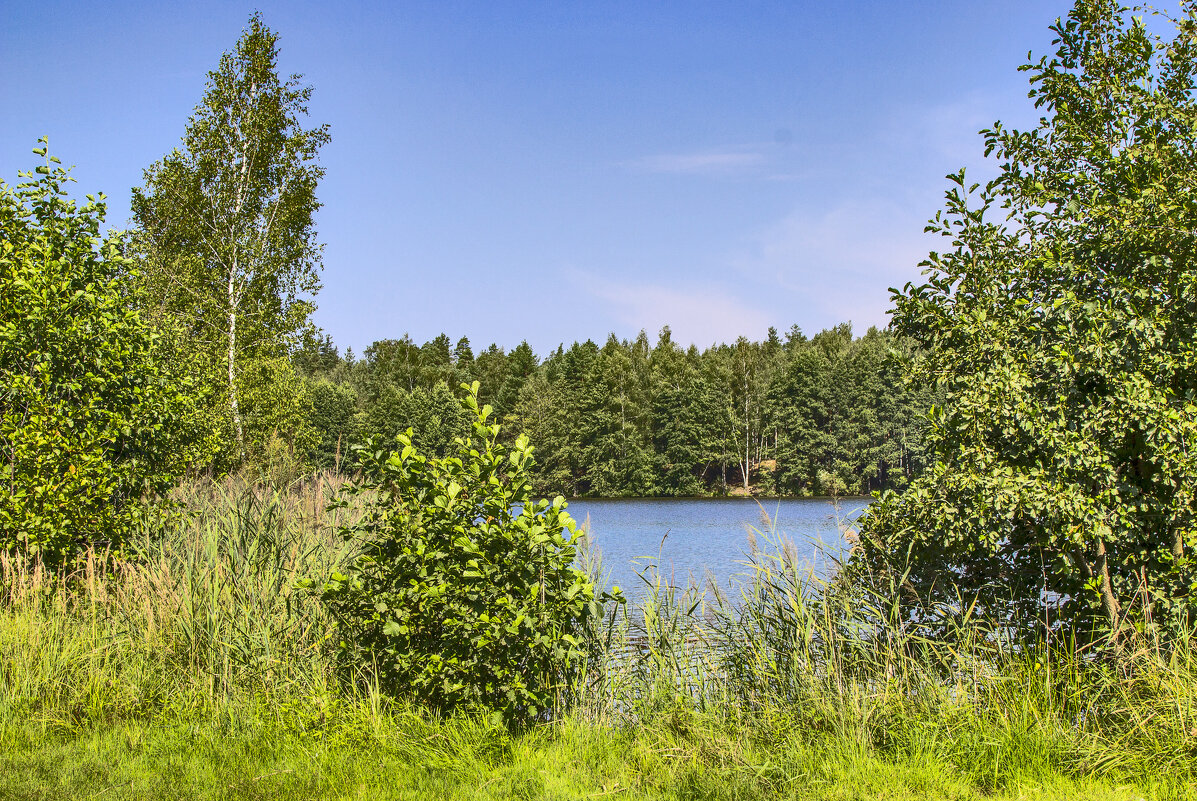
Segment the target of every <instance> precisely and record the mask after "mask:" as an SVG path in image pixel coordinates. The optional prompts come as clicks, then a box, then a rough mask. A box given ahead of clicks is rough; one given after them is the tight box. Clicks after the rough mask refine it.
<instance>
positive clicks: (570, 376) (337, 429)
mask: <svg viewBox="0 0 1197 801" xmlns="http://www.w3.org/2000/svg"><path fill="white" fill-rule="evenodd" d="M450 343H451V339H450V338H449V336H447V335H445V334H442V335H440V336H438V337H436V338H434V339H432V340H430V341H428V342H425V343H424V344H423V345H418V344H416V343H415V342H413V341H412V340H411V338H410V337H407V336H404V337H403V338H402V339H387V340H381V341H378V342H375V343H374V344H372V345H371V346H370V347H368V348H367V349H366V351H365V353H364V354H363V358H360V359H355V358H354V357H353V354H352V352H347V353H346V354H345V356H344V357H342V356H341V355H340V354H339V352H338V350H337V348H336V346H335V345H334V344H333V343H332V341H331V339H330V338H329V337H327V336H323V337H322V336H319V335H315V334H309V335H308V336H307V337H306V339H305V341H304V343H303V345H302V347H301V348H299V349H298V351H297V353H296V354H295V355H294V357H293V362H294V365H295V368H296V370H297V373H298V374H299V375H300V376H302V377H303V379H304V382H303V385H302V392H303V395H304V398H303V404H304V408H306V409H307V410H308V411H307V416H306V419H305V420H304V421H303V428H304V429H306V430H300V431H299V432H298V441H299V442H300V443H301V449H302V448H303V447H306V450H304V451H303V454H304V455H305V458H306V459H308V460H309V461H310V463H311V464H313V465H315V466H318V467H345V466H346V465H347V463H348V456H347V454H348V448H349V444H350V443H353V442H357V441H359V440H363V439H366V438H368V437H379V438H381V440H380V441H382V442H384V443H385V442H391V443H393V442H394V437H395V436H396V435H397V434H399V433H402V432H403V431H404V430H406V429H407V428H409V427H410V428H411V429H412V430H413V440H414V442H415V443H417V444H418V445H421V446H423V447H424V448H426V449H428V450H429V451H430V452H432V453H438V454H443V453H445V452H446V451H447V449H448V448H449V446H450V445H451V443H452V441H453V439H454V438H455V437H457V436H461V435H463V434H464V433H466V428H467V426H468V419H467V417H466V416H465V415H464V413H463V410H462V407H461V404H460V402H459V400H458V397H459V396H460V395H461V392H462V389H461V386H462V385H463V384H471V383H473V382H475V381H477V382H478V383H479V396H480V398H481V399H482V400H483V401H484V402H486V403H489V404H490V405H491V406H492V407H493V408H494V409H495V412H496V413H497V415H498V419H499V420H500V421H502V422H503V423H505V427H504V436H505V437H508V438H510V439H512V440H513V439H514V438H515V437H517V436H518V435H519V434H527V436H528V437H529V439H530V440H531V442H532V443H533V444H534V446H535V449H536V450H535V458H536V464H535V466H534V468H533V475H534V480H535V482H536V485H537V489H538V490H539V491H541V492H544V493H546V494H555V493H561V494H564V495H567V496H571V497H573V496H602V497H612V496H677V495H704V494H712V493H716V494H721V493H727V492H733V493H748V492H752V493H755V494H784V495H828V494H846V493H868V492H872V491H875V490H882V489H889V488H901V487H903V486H905V485H906V483H907V482H908V481H909V480H910V479H911V478H912V477H913V476H914V475H915V474H917V473H918V472H919V470H921V468H922V467H923V464H924V460H925V450H924V446H923V429H924V426H925V423H926V410H927V408H928V406H929V404H930V396H929V395H928V393H927V392H926V391H920V390H917V389H914V388H912V387H910V386H908V384H907V383H906V382H904V380H903V378H902V361H903V357H905V356H908V355H909V353H908V351H909V348H908V346H906V345H905V344H904V343H903V342H902V341H900V340H898V339H897V338H895V337H894V336H893V334H891V333H890V332H888V331H879V330H877V329H870V330H869V331H868V333H866V334H865V335H864V336H863V337H853V334H852V329H851V326H850V325H848V324H844V325H839V326H836V327H835V328H832V329H829V330H826V331H822V332H820V333H818V334H816V335H814V336H813V337H809V338H808V337H806V336H805V335H804V334H802V332H801V331H800V329H799V328H798V327H797V326H794V327H793V328H792V329H791V330H790V331H789V333H788V334H787V335H786V336H785V337H784V338H782V337H781V336H779V335H778V333H777V331H776V330H774V329H772V328H771V329H769V334H768V337H767V338H766V339H765V340H763V341H761V342H751V341H749V340H748V339H746V338H743V337H741V338H740V339H738V340H737V341H736V342H735V343H734V344H731V345H726V344H720V345H716V346H712V347H709V348H707V349H705V350H702V351H700V350H699V349H698V348H697V347H695V346H693V345H691V346H689V347H683V346H682V345H680V344H678V343H677V342H675V341H674V340H673V338H672V336H671V334H670V330H669V328H668V327H666V328H664V329H662V330H661V332H660V335H659V337H658V339H657V342H656V344H655V345H654V344H653V343H651V342H650V340H649V338H648V336H647V335H646V334H645V332H643V331H642V332H640V335H639V336H637V337H636V339H634V340H620V339H618V338H617V337H616V336H615V335H614V334H612V335H611V336H610V337H609V338H608V339H607V341H606V342H605V343H604V344H602V345H601V346H600V345H598V344H596V343H595V342H593V341H590V340H587V341H586V342H582V343H578V342H575V343H573V344H572V345H570V346H569V347H565V346H564V345H562V346H559V347H558V348H557V349H556V350H554V351H553V352H552V353H550V354H548V356H546V357H544V358H543V359H541V358H538V357H537V355H536V354H534V353H533V351H532V349H531V348H530V347H529V346H528V344H527V342H524V343H521V344H520V345H519V346H518V347H516V348H514V349H512V350H511V351H509V352H508V351H505V350H504V349H503V348H501V347H499V346H497V345H493V344H492V345H490V346H489V347H487V348H486V349H485V350H483V351H481V352H479V353H478V354H475V353H474V351H473V348H472V347H471V344H470V342H469V340H468V339H465V338H462V339H459V340H458V341H457V343H456V344H455V345H451V344H450ZM292 436H295V435H294V434H292Z"/></svg>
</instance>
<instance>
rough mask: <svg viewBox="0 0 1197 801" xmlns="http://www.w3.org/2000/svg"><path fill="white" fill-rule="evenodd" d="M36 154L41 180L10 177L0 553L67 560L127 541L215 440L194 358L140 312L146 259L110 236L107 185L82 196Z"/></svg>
mask: <svg viewBox="0 0 1197 801" xmlns="http://www.w3.org/2000/svg"><path fill="white" fill-rule="evenodd" d="M42 141H44V140H42ZM34 153H36V154H37V155H39V156H42V157H44V158H45V159H46V163H45V165H43V166H40V167H38V168H37V177H36V178H35V177H34V175H33V174H32V173H21V176H22V177H24V178H27V179H28V180H27V181H25V182H23V183H20V184H18V185H17V186H16V187H15V189H14V188H12V187H10V186H8V185H7V184H5V183H4V182H2V181H0V552H9V553H13V552H15V553H20V554H24V555H26V556H30V557H32V558H35V559H38V560H40V561H42V562H43V563H45V564H47V565H48V566H59V565H61V564H62V563H63V562H65V561H67V560H69V559H70V558H71V557H72V556H74V555H75V554H77V553H78V552H79V551H80V550H81V549H83V548H85V547H86V546H87V545H89V544H101V545H104V546H119V545H120V544H121V542H122V541H123V540H124V538H125V537H126V535H127V534H128V532H129V530H130V527H131V525H132V523H133V521H134V520H135V519H136V517H137V515H138V512H139V509H140V504H139V500H140V499H141V498H142V497H143V496H145V495H146V494H147V493H153V492H155V491H160V490H162V489H164V488H166V487H168V486H169V485H171V484H172V483H173V482H174V480H175V479H176V478H177V477H178V476H179V475H180V474H181V473H182V472H183V471H184V470H185V469H186V466H187V464H188V462H189V461H190V460H191V459H192V458H193V457H194V456H195V455H196V454H198V453H200V452H202V451H203V450H204V449H205V448H206V447H207V444H208V441H207V438H206V437H205V434H204V426H203V422H202V419H201V416H200V415H199V414H198V412H197V408H196V403H195V397H196V390H195V387H194V386H193V385H192V383H191V382H190V380H189V379H187V378H186V377H185V375H184V370H185V369H186V367H185V364H183V363H180V362H179V361H172V360H170V359H168V358H166V355H165V354H166V352H167V349H168V345H169V343H168V341H167V339H166V338H164V335H163V334H162V333H159V332H155V331H153V330H151V328H150V327H149V326H148V325H147V324H146V323H145V322H144V321H143V320H142V318H141V317H140V315H139V314H138V312H137V311H136V306H137V300H138V295H137V291H136V287H135V285H134V281H133V277H134V274H133V273H132V270H131V268H132V267H133V264H132V263H131V262H130V261H128V260H127V259H125V258H123V257H122V256H121V255H120V248H119V242H118V241H116V240H114V239H112V238H110V239H108V240H105V241H103V242H101V240H100V233H99V230H100V224H101V222H103V219H104V203H103V196H102V195H101V196H100V197H99V198H93V197H92V196H90V195H89V196H88V202H87V203H86V204H84V205H82V206H79V205H78V204H77V203H76V202H75V201H73V200H70V199H68V197H67V195H66V192H65V190H64V189H63V187H64V185H65V184H66V183H67V182H68V181H69V180H71V179H70V177H69V176H68V174H67V172H66V171H65V170H63V169H62V168H60V167H57V166H55V165H56V164H57V163H58V159H56V158H53V157H49V156H47V155H46V148H45V147H39V148H37V149H36V150H34Z"/></svg>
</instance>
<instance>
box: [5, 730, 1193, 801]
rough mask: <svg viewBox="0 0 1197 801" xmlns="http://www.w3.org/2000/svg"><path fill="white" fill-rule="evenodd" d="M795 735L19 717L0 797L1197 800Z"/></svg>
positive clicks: (1178, 788) (1167, 791) (1179, 791)
mask: <svg viewBox="0 0 1197 801" xmlns="http://www.w3.org/2000/svg"><path fill="white" fill-rule="evenodd" d="M311 723H316V724H318V723H319V721H311ZM789 723H790V722H787V721H784V720H773V721H763V722H757V724H751V725H735V726H729V725H726V724H721V723H719V722H717V721H713V720H709V719H705V718H702V717H700V716H696V715H691V714H677V715H673V716H667V719H662V720H659V721H655V722H653V723H652V724H640V725H636V726H625V727H623V728H620V729H615V728H612V727H609V726H603V725H598V724H590V723H583V722H577V721H575V722H569V723H564V724H560V725H554V726H546V727H543V728H541V729H536V730H533V731H530V732H526V733H523V734H516V735H509V734H507V733H506V732H504V731H503V730H500V729H495V728H492V727H489V726H487V725H485V724H482V723H479V722H473V721H468V720H449V721H436V720H431V719H428V718H426V717H424V716H421V715H419V714H415V713H383V714H381V715H379V714H370V713H365V714H361V713H359V712H357V711H354V710H349V711H348V712H347V713H345V712H343V713H340V714H338V715H337V716H336V719H335V720H330V721H329V722H327V723H326V724H325V726H324V728H307V729H304V728H302V727H298V726H289V725H287V724H286V723H285V719H284V718H283V717H279V718H275V719H274V720H273V721H270V720H269V719H267V718H264V717H261V716H249V717H247V718H244V719H242V718H240V717H237V716H233V715H229V716H226V717H224V719H223V720H222V719H219V718H218V719H216V720H203V721H194V722H188V721H186V720H185V719H175V720H158V721H153V722H144V721H135V720H125V721H118V722H114V723H112V724H109V725H92V726H90V727H88V728H86V729H83V730H78V731H73V732H68V731H62V732H55V731H54V729H53V727H50V726H47V725H46V723H45V722H38V721H15V720H11V719H10V720H6V721H4V724H3V737H2V739H0V776H3V782H0V799H47V801H49V800H50V799H66V798H104V799H134V798H136V799H151V798H152V799H165V798H178V799H291V798H294V799H300V798H303V799H309V798H330V799H331V798H354V799H359V798H360V799H384V798H385V799H446V798H463V799H583V798H619V799H757V798H760V799H774V798H776V799H787V798H801V799H845V800H846V799H895V800H896V799H941V798H942V799H1006V798H1009V799H1015V798H1043V799H1066V798H1076V799H1106V798H1108V799H1138V798H1170V799H1171V798H1187V797H1197V787H1195V786H1193V785H1191V784H1190V785H1188V786H1186V785H1184V784H1183V783H1178V782H1175V781H1172V782H1168V781H1161V783H1159V784H1157V785H1155V786H1141V785H1137V786H1136V785H1129V784H1120V783H1118V782H1115V781H1111V780H1108V779H1106V780H1101V779H1092V780H1088V779H1081V780H1077V779H1074V778H1069V777H1066V776H1064V775H1062V774H1060V773H1059V772H1053V771H1051V770H1044V768H1043V765H1042V764H1039V765H1036V764H1034V763H1031V764H1027V765H1019V764H1018V763H1017V759H1018V757H1017V755H1015V756H1013V757H1012V761H1010V762H1007V763H1005V764H1003V763H1002V762H1001V760H998V761H996V762H995V763H994V764H992V765H989V766H987V767H988V768H989V770H979V768H981V767H982V765H980V764H975V763H974V764H966V765H954V764H951V763H950V762H947V761H944V760H942V759H940V758H937V757H935V756H931V755H927V756H924V757H921V758H920V757H910V756H907V757H904V758H902V759H900V760H896V761H891V760H887V759H885V758H882V757H881V756H879V755H877V754H876V753H871V752H870V749H864V748H860V747H854V746H853V745H851V744H849V743H845V742H842V741H835V740H826V739H824V740H822V741H820V738H811V737H809V736H807V733H804V732H801V731H798V730H796V729H794V727H792V726H791V725H788V724H789ZM987 773H988V774H989V775H986V774H987ZM995 782H996V784H995Z"/></svg>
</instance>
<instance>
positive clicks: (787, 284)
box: [732, 199, 939, 329]
mask: <svg viewBox="0 0 1197 801" xmlns="http://www.w3.org/2000/svg"><path fill="white" fill-rule="evenodd" d="M925 219H926V215H924V214H922V213H921V210H914V209H912V208H910V207H909V206H903V205H901V204H899V203H896V202H893V201H886V200H877V199H869V200H849V201H845V202H843V203H840V204H838V205H836V206H833V207H830V208H827V209H825V210H823V211H821V212H815V213H811V212H805V211H795V212H793V213H791V214H790V215H788V216H787V217H785V218H784V219H782V220H780V221H779V222H777V223H775V224H774V225H771V226H769V227H767V228H765V229H763V230H762V231H761V232H760V233H759V234H758V235H757V236H756V237H755V239H754V241H753V242H752V244H751V246H750V247H749V248H747V249H746V251H745V252H744V253H741V254H739V255H737V256H735V257H734V258H733V259H732V263H733V266H735V267H736V268H737V269H738V270H739V271H740V273H741V274H743V275H745V276H747V277H751V278H753V279H754V280H756V281H759V282H761V283H762V284H764V285H765V286H773V287H775V288H779V289H783V290H786V291H787V292H788V293H793V294H794V295H797V296H798V299H797V304H800V306H799V308H798V309H796V311H798V312H799V313H798V315H797V316H798V317H799V318H800V319H802V320H803V322H804V328H805V327H807V326H808V325H810V324H812V323H813V324H815V325H817V326H820V327H821V326H826V325H833V324H835V323H838V322H844V321H848V320H851V321H852V322H853V323H854V324H855V325H856V326H857V327H858V328H861V329H863V328H865V327H867V326H870V325H880V326H883V325H886V323H887V322H888V318H887V311H888V309H889V306H890V301H889V291H888V288H889V287H891V286H901V285H902V284H904V283H905V282H906V281H912V280H916V279H918V278H919V276H920V270H919V268H918V266H917V265H918V263H919V262H920V261H922V260H923V259H924V258H926V256H927V253H928V252H929V250H930V249H931V248H932V247H934V246H936V245H938V244H939V243H938V242H936V241H934V238H933V237H930V236H928V235H926V234H923V233H922V230H923V226H924V223H925Z"/></svg>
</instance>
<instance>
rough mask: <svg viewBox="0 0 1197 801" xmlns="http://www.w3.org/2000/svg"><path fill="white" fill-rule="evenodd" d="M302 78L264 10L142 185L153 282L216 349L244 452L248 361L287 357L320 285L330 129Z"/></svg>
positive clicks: (139, 208) (138, 199) (141, 217)
mask: <svg viewBox="0 0 1197 801" xmlns="http://www.w3.org/2000/svg"><path fill="white" fill-rule="evenodd" d="M300 79H301V76H299V75H292V76H290V77H289V78H288V79H286V80H282V79H281V78H280V77H279V74H278V36H277V34H275V33H274V32H272V31H271V30H270V29H269V28H267V27H266V26H265V25H264V24H263V22H262V19H261V17H260V16H259V15H258V14H256V13H255V14H254V15H253V16H252V17H251V18H250V20H249V24H248V26H247V27H246V29H245V30H244V31H243V32H242V35H241V38H240V39H239V40H238V42H237V45H236V47H235V48H234V49H233V50H232V51H230V52H227V53H225V54H224V55H223V56H222V57H221V59H220V64H219V66H218V67H217V68H216V69H215V70H213V71H211V72H209V73H208V81H207V86H206V89H205V92H204V97H203V100H202V101H201V102H200V104H199V105H198V106H196V108H195V111H194V113H193V114H192V116H191V118H190V120H189V121H188V123H187V128H186V132H185V133H184V135H183V140H182V143H181V146H180V147H179V148H176V149H175V150H174V151H173V152H171V153H170V154H169V155H167V156H166V157H164V158H163V159H162V160H161V161H159V162H157V163H155V164H154V165H152V166H151V167H150V168H149V169H147V170H146V171H145V186H144V187H142V188H140V189H135V190H134V191H133V203H132V207H133V214H134V218H135V220H136V223H137V225H138V227H139V229H140V235H141V236H140V240H139V241H140V243H141V247H142V248H143V250H144V255H145V256H146V258H147V261H148V262H149V264H150V265H151V266H152V269H151V270H150V271H149V274H150V279H149V283H150V284H151V285H152V286H153V288H154V289H155V290H156V295H157V297H158V298H159V299H160V300H159V303H160V309H161V311H162V312H163V313H166V314H171V315H174V316H177V317H179V318H182V319H183V320H184V322H185V324H186V326H187V327H188V330H189V331H190V333H191V334H192V336H193V337H194V338H195V341H196V343H197V344H199V345H201V346H202V347H204V348H205V349H207V350H208V351H209V352H210V353H211V354H212V357H213V358H212V363H213V366H214V369H217V370H219V373H220V374H221V377H220V379H219V383H223V385H224V387H223V389H224V391H223V392H222V393H221V394H222V395H223V397H224V401H223V402H224V404H225V407H226V408H225V413H226V414H227V419H228V422H229V424H230V426H231V433H232V436H233V438H234V440H235V447H236V451H237V455H238V457H244V455H245V449H246V434H245V425H244V423H243V419H242V418H243V410H242V395H243V392H242V390H241V389H240V381H239V379H240V375H241V372H242V362H243V360H244V359H246V358H252V357H256V356H262V357H266V358H269V357H272V356H273V357H277V356H278V355H281V354H282V353H285V352H286V350H287V348H288V345H289V343H290V341H291V340H292V339H293V338H294V337H295V336H296V335H297V334H298V333H299V332H300V331H301V330H302V329H303V327H304V325H305V324H306V322H307V319H308V316H309V315H310V313H311V310H312V308H313V306H312V303H311V302H310V300H308V298H310V296H311V295H313V294H314V293H315V292H316V291H317V290H318V289H319V287H320V281H319V271H320V268H321V263H320V255H321V247H320V246H319V245H318V244H317V242H316V232H315V226H314V221H313V216H314V214H315V212H316V210H317V209H318V208H319V207H320V204H319V202H318V201H317V200H316V185H317V183H318V182H319V180H320V178H321V177H322V176H323V174H324V171H323V169H322V168H321V167H320V166H319V165H318V163H317V161H316V157H317V152H318V151H319V149H320V147H321V146H323V145H324V144H326V143H327V142H328V141H329V134H328V126H327V125H320V126H316V127H312V128H305V127H303V125H302V123H301V120H302V119H303V118H305V117H306V116H307V111H308V109H307V104H308V100H309V98H310V96H311V92H312V90H311V87H307V86H303V85H301V84H300ZM216 365H219V367H216Z"/></svg>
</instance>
